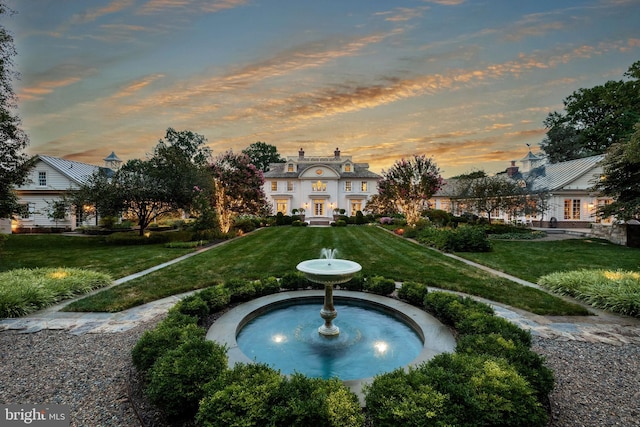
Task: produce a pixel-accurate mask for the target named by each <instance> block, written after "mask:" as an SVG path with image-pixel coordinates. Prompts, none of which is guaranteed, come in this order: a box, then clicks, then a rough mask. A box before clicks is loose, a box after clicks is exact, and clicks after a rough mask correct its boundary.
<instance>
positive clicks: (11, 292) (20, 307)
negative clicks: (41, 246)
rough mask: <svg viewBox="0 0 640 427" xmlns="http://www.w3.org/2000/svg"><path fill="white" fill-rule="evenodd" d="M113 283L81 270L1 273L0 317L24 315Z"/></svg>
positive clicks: (66, 269) (52, 269) (61, 269)
mask: <svg viewBox="0 0 640 427" xmlns="http://www.w3.org/2000/svg"><path fill="white" fill-rule="evenodd" d="M111 283H112V280H111V277H110V276H109V275H107V274H104V273H98V272H95V271H88V270H82V269H78V268H34V269H26V268H24V269H18V270H10V271H7V272H4V273H0V318H2V317H20V316H24V315H25V314H29V313H32V312H34V311H37V310H41V309H43V308H46V307H49V306H51V305H53V304H56V303H58V302H60V301H63V300H66V299H69V298H72V297H75V296H78V295H82V294H85V293H87V292H90V291H92V290H94V289H99V288H102V287H105V286H108V285H110V284H111Z"/></svg>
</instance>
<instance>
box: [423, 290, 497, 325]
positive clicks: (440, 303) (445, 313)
mask: <svg viewBox="0 0 640 427" xmlns="http://www.w3.org/2000/svg"><path fill="white" fill-rule="evenodd" d="M424 307H425V309H426V310H427V311H428V312H430V313H431V314H433V315H434V316H435V317H437V318H438V319H439V320H440V321H441V322H442V323H444V324H445V325H449V326H454V327H456V326H457V325H458V324H459V323H460V322H461V321H462V320H464V319H466V318H467V317H469V316H470V315H472V314H476V313H484V314H487V315H492V314H493V313H494V311H493V309H492V308H491V307H490V306H488V305H487V304H483V303H481V302H477V301H475V300H473V299H471V298H469V297H464V298H463V297H461V296H458V295H456V294H452V293H448V292H429V293H428V294H427V295H426V296H425V298H424Z"/></svg>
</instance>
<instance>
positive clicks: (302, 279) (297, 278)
mask: <svg viewBox="0 0 640 427" xmlns="http://www.w3.org/2000/svg"><path fill="white" fill-rule="evenodd" d="M309 286H310V282H309V280H307V277H306V276H305V275H304V273H301V272H299V271H291V272H288V273H285V274H283V275H282V277H281V278H280V287H281V288H282V289H289V290H294V291H295V290H296V289H306V288H308V287H309Z"/></svg>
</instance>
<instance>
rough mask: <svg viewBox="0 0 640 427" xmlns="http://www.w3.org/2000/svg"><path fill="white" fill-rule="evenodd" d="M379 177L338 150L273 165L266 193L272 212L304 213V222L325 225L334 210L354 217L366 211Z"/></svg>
mask: <svg viewBox="0 0 640 427" xmlns="http://www.w3.org/2000/svg"><path fill="white" fill-rule="evenodd" d="M379 179H380V176H379V175H378V174H376V173H373V172H371V171H369V165H368V164H366V163H356V162H354V161H353V159H352V157H351V156H342V155H341V153H340V150H338V149H336V150H335V152H334V155H333V156H324V157H323V156H305V153H304V151H303V150H302V149H300V151H299V153H298V156H290V157H287V159H286V161H285V162H284V163H272V164H271V165H270V170H269V171H268V172H265V183H264V192H265V195H266V196H267V200H268V201H269V202H270V203H271V206H272V213H273V214H274V215H275V214H277V213H278V212H282V213H283V214H285V215H291V214H292V211H293V210H294V209H297V210H298V211H301V210H302V211H303V213H304V215H305V220H306V221H308V222H311V223H326V222H329V221H331V220H333V215H334V211H336V210H340V209H344V211H345V214H346V215H355V214H356V212H357V211H364V210H365V209H366V205H367V201H368V200H369V198H370V197H371V196H372V195H373V194H376V193H377V182H378V180H379Z"/></svg>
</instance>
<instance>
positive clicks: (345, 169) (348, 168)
mask: <svg viewBox="0 0 640 427" xmlns="http://www.w3.org/2000/svg"><path fill="white" fill-rule="evenodd" d="M344 171H345V172H351V163H347V164H346V165H344Z"/></svg>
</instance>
